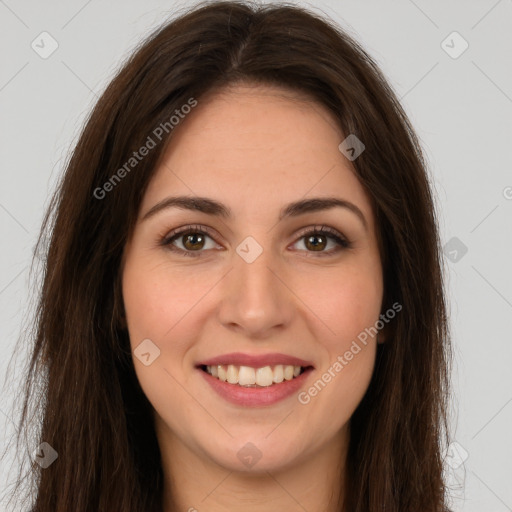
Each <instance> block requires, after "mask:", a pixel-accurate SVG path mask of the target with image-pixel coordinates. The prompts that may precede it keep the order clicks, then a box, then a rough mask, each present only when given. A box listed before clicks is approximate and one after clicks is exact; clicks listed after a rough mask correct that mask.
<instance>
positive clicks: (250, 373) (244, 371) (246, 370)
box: [212, 366, 261, 386]
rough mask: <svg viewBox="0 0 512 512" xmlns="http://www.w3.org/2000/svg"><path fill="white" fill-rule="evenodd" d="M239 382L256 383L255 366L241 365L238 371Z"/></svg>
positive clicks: (245, 383) (243, 384)
mask: <svg viewBox="0 0 512 512" xmlns="http://www.w3.org/2000/svg"><path fill="white" fill-rule="evenodd" d="M212 375H213V374H212ZM238 384H240V386H247V385H248V384H256V372H255V370H254V368H251V367H250V366H240V370H239V371H238ZM258 384H259V382H258ZM260 386H261V384H260Z"/></svg>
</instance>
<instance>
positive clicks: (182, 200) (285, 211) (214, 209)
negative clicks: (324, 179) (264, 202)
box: [141, 196, 368, 230]
mask: <svg viewBox="0 0 512 512" xmlns="http://www.w3.org/2000/svg"><path fill="white" fill-rule="evenodd" d="M336 207H339V208H345V209H347V210H349V211H351V212H352V213H354V214H355V215H356V216H357V217H358V218H359V220H360V221H361V222H362V224H363V226H364V228H365V229H366V230H368V224H367V222H366V218H365V216H364V215H363V212H362V211H361V210H360V209H359V208H358V207H357V206H356V205H355V204H353V203H351V202H349V201H346V200H345V199H340V198H338V197H314V198H311V199H303V200H300V201H295V202H293V203H290V204H288V205H286V206H285V207H284V208H282V209H281V211H280V213H279V220H282V219H284V218H289V217H297V216H299V215H302V214H305V213H311V212H319V211H324V210H330V209H332V208H336ZM168 208H179V209H182V210H193V211H198V212H202V213H206V214H208V215H215V216H217V217H222V218H224V219H231V218H233V213H232V211H231V209H230V208H229V207H228V206H226V205H224V204H222V203H219V202H218V201H216V200H215V199H211V198H208V197H197V196H175V197H166V198H165V199H163V200H162V201H160V202H158V203H157V204H155V205H154V206H153V207H152V208H150V209H149V210H148V211H147V212H146V213H145V214H144V216H143V217H142V219H141V221H144V220H146V219H148V218H150V217H152V216H153V215H155V214H156V213H158V212H160V211H162V210H165V209H168Z"/></svg>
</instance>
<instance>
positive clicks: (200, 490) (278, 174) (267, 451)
mask: <svg viewBox="0 0 512 512" xmlns="http://www.w3.org/2000/svg"><path fill="white" fill-rule="evenodd" d="M45 233H48V234H49V236H50V240H49V245H48V252H47V258H46V266H45V273H44V282H43V284H42V294H41V297H40V302H39V307H38V311H37V314H38V316H37V333H36V336H35V344H34V347H33V354H32V358H31V365H30V369H29V374H28V379H27V386H26V389H25V402H24V406H25V407H24V410H23V415H22V417H21V420H20V421H21V424H20V427H23V428H26V429H27V428H28V427H29V425H30V421H29V418H30V417H31V415H30V414H29V413H28V410H29V406H30V404H31V399H32V400H33V398H34V397H35V392H34V385H35V383H37V382H38V381H37V379H38V378H41V377H42V376H43V374H44V377H45V378H44V379H43V381H42V391H41V393H42V396H44V400H43V401H42V402H41V411H40V414H41V416H42V427H41V430H40V431H38V433H37V439H38V443H37V445H36V450H35V451H34V454H33V464H32V468H31V472H29V473H28V475H27V476H29V478H31V479H32V480H31V481H32V482H34V485H35V493H34V502H33V505H32V510H34V511H35V512H50V511H52V512H60V511H68V510H74V511H76V512H82V511H83V512H85V511H91V510H94V511H109V512H111V511H114V510H119V511H121V510H122V511H123V512H128V511H134V512H135V511H141V510H146V511H150V510H153V511H163V512H171V511H178V510H189V511H193V510H197V511H201V510H208V511H213V512H215V511H221V510H222V511H224V510H244V511H260V510H267V509H268V508H272V509H274V510H287V511H296V510H297V511H298V510H308V511H309V512H316V511H318V512H319V511H328V512H331V511H332V512H334V511H343V512H363V511H364V512H376V511H383V510H385V511H386V512H395V511H396V512H405V511H408V512H409V511H422V512H440V511H445V510H447V508H446V504H445V501H446V496H445V486H444V482H443V479H442V470H443V461H442V452H443V449H444V447H443V442H446V441H447V439H448V433H447V431H448V425H447V412H446V411H447V400H448V396H449V395H448V389H449V386H448V385H449V363H450V339H449V332H448V325H447V324H448V322H447V316H446V304H445V295H444V290H443V275H442V268H441V253H440V242H439V237H438V231H437V221H436V215H435V210H434V204H433V198H432V194H431V191H430V186H429V181H428V176H427V169H426V164H425V161H424V159H423V156H422V152H421V148H420V145H419V143H418V139H417V137H416V135H415V133H414V131H413V129H412V127H411V125H410V123H409V121H408V119H407V117H406V115H405V113H404V111H403V110H402V108H401V106H400V105H399V103H398V101H397V99H396V97H395V95H394V93H393V91H392V90H391V88H390V87H389V85H388V84H387V83H386V81H385V79H384V77H383V75H382V73H381V72H380V71H379V69H378V67H377V66H376V64H375V62H374V61H373V60H372V59H371V57H370V56H369V55H368V54H367V53H365V51H364V50H363V49H362V48H361V47H360V46H359V45H358V44H357V43H356V42H355V41H354V40H353V39H351V38H350V37H349V36H347V35H346V34H345V33H343V32H342V31H341V30H340V29H339V28H338V27H336V26H334V25H333V24H331V23H329V22H328V21H326V20H323V19H321V18H319V17H318V16H316V15H314V14H312V13H309V12H307V11H306V10H304V9H301V8H298V7H290V6H280V5H263V6H257V5H254V6H253V5H251V4H248V3H238V2H224V3H211V4H201V5H199V6H197V7H196V8H194V9H192V10H191V11H190V12H188V13H185V14H184V15H182V16H180V17H179V18H177V19H175V20H174V21H172V22H170V23H167V24H166V25H164V26H162V28H161V29H159V30H158V31H157V32H155V33H154V34H153V35H152V36H151V37H150V38H149V39H148V40H147V41H146V42H145V43H144V44H143V45H142V46H141V47H140V48H139V49H138V50H137V51H136V52H135V53H134V55H133V56H132V57H131V58H130V59H129V60H128V61H127V62H126V63H125V64H124V66H123V68H122V69H121V71H120V72H119V73H118V75H117V76H116V77H115V78H114V79H113V80H112V82H111V83H110V85H109V86H108V87H107V89H106V91H105V92H104V94H103V95H102V96H101V98H100V99H99V101H98V103H97V105H96V107H95V108H94V111H93V112H92V114H91V116H90V118H89V119H88V121H87V123H86V126H85V128H84V130H83V132H82V134H81V136H80V139H79V141H78V142H77V144H76V147H75V148H74V151H73V154H72V157H71V159H70V161H69V163H68V165H67V169H66V172H65V174H64V177H63V180H62V183H61V185H60V187H59V189H58V191H57V193H56V196H55V198H54V201H53V203H52V207H51V208H50V210H49V211H48V213H47V215H46V217H45V221H44V225H43V230H42V236H41V237H40V240H39V245H41V244H42V243H43V242H44V237H43V235H44V234H45ZM36 481H37V484H36V483H35V482H36Z"/></svg>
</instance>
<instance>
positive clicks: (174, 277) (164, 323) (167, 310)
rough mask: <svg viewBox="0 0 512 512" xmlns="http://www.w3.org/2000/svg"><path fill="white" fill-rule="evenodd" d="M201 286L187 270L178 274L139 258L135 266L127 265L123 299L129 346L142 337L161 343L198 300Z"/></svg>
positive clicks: (124, 275)
mask: <svg viewBox="0 0 512 512" xmlns="http://www.w3.org/2000/svg"><path fill="white" fill-rule="evenodd" d="M204 286H205V284H204V282H203V283H201V282H200V281H199V280H198V279H196V278H195V276H194V275H193V274H191V273H190V271H189V270H187V271H184V272H179V271H176V269H170V268H167V266H166V265H165V263H164V264H157V265H155V264H151V262H144V260H143V259H142V258H138V264H137V265H132V264H131V263H130V262H127V265H126V266H125V269H124V272H123V300H124V305H125V310H126V317H127V322H128V330H129V332H130V339H131V341H132V345H133V344H135V343H136V341H137V340H138V339H144V338H154V339H155V341H156V340H159V341H160V342H163V341H164V340H165V339H166V336H168V335H169V334H170V332H171V331H173V330H174V331H175V330H176V329H177V328H178V327H179V323H180V322H181V321H182V320H181V319H182V318H184V317H185V316H186V315H187V312H188V311H190V310H191V308H193V306H194V304H197V303H198V302H199V301H200V299H201V295H202V294H203V293H204V292H203V293H202V291H203V290H204ZM175 326H176V327H175Z"/></svg>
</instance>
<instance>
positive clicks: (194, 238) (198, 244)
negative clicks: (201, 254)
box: [181, 233, 204, 251]
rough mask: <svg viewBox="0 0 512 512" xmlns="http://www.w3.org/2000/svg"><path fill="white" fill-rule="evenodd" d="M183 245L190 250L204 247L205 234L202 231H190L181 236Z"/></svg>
mask: <svg viewBox="0 0 512 512" xmlns="http://www.w3.org/2000/svg"><path fill="white" fill-rule="evenodd" d="M181 239H182V243H183V246H184V247H185V249H187V250H189V251H193V250H197V249H202V248H203V246H204V235H203V234H202V233H189V234H185V235H183V236H182V237H181Z"/></svg>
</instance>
